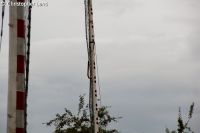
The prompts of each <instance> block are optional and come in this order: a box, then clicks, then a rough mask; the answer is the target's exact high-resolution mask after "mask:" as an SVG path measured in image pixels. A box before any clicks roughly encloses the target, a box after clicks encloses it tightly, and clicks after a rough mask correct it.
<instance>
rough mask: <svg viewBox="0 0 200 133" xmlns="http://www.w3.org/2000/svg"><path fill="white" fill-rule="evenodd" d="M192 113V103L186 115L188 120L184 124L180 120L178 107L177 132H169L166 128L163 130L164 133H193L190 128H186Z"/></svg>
mask: <svg viewBox="0 0 200 133" xmlns="http://www.w3.org/2000/svg"><path fill="white" fill-rule="evenodd" d="M193 112H194V102H193V103H192V104H191V105H190V109H189V113H188V118H187V120H186V121H185V122H184V121H183V119H182V115H181V108H180V107H179V114H178V121H177V122H178V125H177V126H178V129H177V131H175V130H174V131H170V130H169V129H168V128H166V129H165V132H166V133H194V132H193V131H192V129H191V127H189V126H188V124H189V122H190V120H191V118H192V115H193Z"/></svg>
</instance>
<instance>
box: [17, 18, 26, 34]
mask: <svg viewBox="0 0 200 133" xmlns="http://www.w3.org/2000/svg"><path fill="white" fill-rule="evenodd" d="M17 37H21V38H25V22H24V20H23V19H18V20H17Z"/></svg>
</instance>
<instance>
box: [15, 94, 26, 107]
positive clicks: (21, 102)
mask: <svg viewBox="0 0 200 133" xmlns="http://www.w3.org/2000/svg"><path fill="white" fill-rule="evenodd" d="M16 108H17V110H24V109H25V93H24V92H20V91H17V103H16Z"/></svg>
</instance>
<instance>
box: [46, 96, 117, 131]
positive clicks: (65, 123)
mask: <svg viewBox="0 0 200 133" xmlns="http://www.w3.org/2000/svg"><path fill="white" fill-rule="evenodd" d="M108 108H109V107H108V106H102V107H101V108H99V113H98V115H99V118H100V121H99V126H100V127H99V130H100V133H119V131H118V130H116V129H107V126H108V125H109V124H110V123H112V122H117V120H118V119H120V118H121V117H114V116H111V115H110V114H109V111H108ZM44 124H45V125H47V126H55V131H54V132H55V133H89V132H90V128H91V127H90V126H91V124H90V115H89V106H88V104H87V105H86V104H85V98H84V95H81V96H79V105H78V113H77V114H73V113H72V112H71V111H70V110H69V109H67V108H65V112H64V113H63V114H56V117H55V118H54V119H52V120H50V121H49V122H46V123H44Z"/></svg>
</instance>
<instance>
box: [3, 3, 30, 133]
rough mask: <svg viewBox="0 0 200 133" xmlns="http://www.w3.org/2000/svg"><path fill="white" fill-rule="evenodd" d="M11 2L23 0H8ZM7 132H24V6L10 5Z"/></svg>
mask: <svg viewBox="0 0 200 133" xmlns="http://www.w3.org/2000/svg"><path fill="white" fill-rule="evenodd" d="M10 2H12V3H16V2H25V0H10ZM9 8H10V9H9V10H10V17H9V18H10V20H9V38H10V39H9V40H10V41H9V80H8V117H7V133H25V131H24V127H25V119H24V118H25V108H26V105H25V46H26V41H25V33H26V32H25V29H26V26H25V25H26V24H25V7H23V6H10V7H9Z"/></svg>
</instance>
